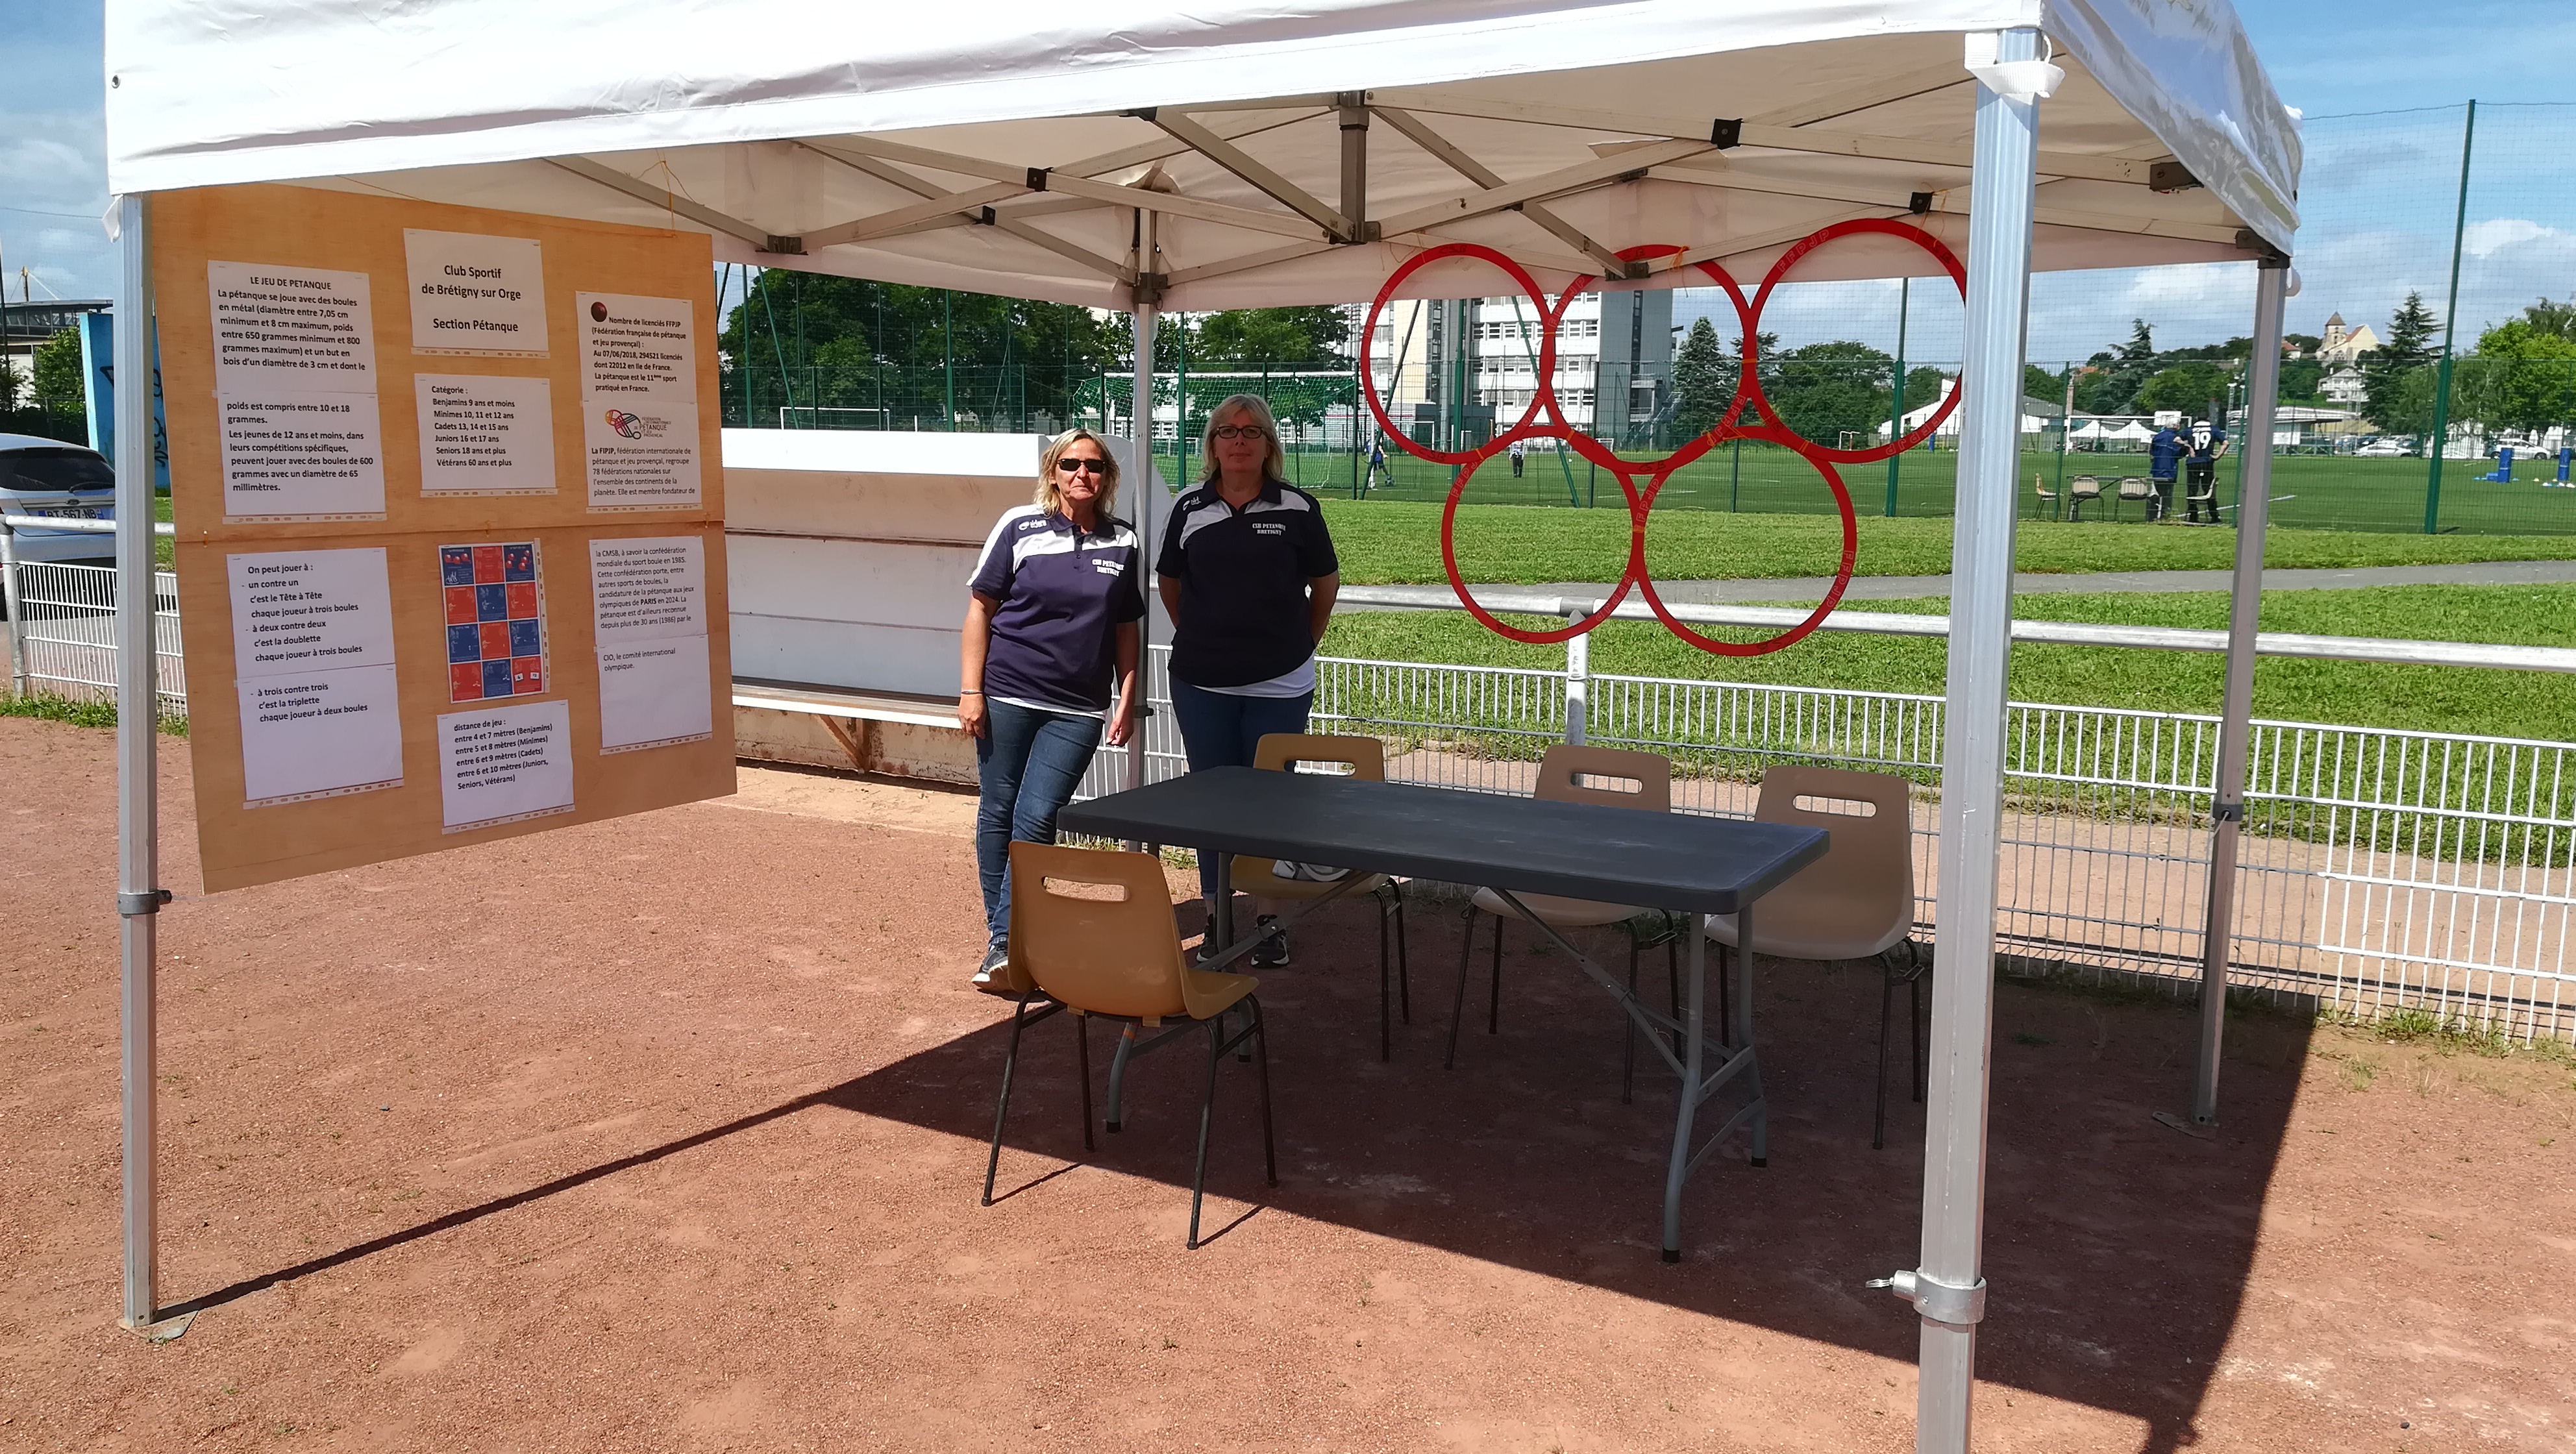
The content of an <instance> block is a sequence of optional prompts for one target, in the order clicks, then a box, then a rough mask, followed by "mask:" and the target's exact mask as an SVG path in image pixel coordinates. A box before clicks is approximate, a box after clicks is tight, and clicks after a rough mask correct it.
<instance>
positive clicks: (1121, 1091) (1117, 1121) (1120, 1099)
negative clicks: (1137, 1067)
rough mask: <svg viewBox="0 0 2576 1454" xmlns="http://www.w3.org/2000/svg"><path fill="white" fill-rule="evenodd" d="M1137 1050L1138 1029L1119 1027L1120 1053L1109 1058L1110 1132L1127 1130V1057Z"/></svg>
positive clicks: (1126, 1026) (1127, 1026) (1132, 1026)
mask: <svg viewBox="0 0 2576 1454" xmlns="http://www.w3.org/2000/svg"><path fill="white" fill-rule="evenodd" d="M1135 1050H1136V1027H1135V1026H1134V1025H1121V1026H1119V1027H1118V1051H1117V1053H1116V1054H1114V1055H1112V1056H1110V1057H1109V1121H1108V1125H1109V1131H1110V1134H1112V1135H1116V1134H1117V1133H1118V1132H1120V1131H1123V1130H1126V1129H1127V1057H1128V1056H1129V1055H1131V1054H1133V1053H1135Z"/></svg>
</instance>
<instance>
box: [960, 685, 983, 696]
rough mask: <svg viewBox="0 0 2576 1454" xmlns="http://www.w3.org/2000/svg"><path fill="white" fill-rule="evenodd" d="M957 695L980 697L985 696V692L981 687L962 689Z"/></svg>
mask: <svg viewBox="0 0 2576 1454" xmlns="http://www.w3.org/2000/svg"><path fill="white" fill-rule="evenodd" d="M957 695H959V696H961V697H980V696H982V695H984V691H983V688H981V687H962V688H960V689H959V690H958V693H957Z"/></svg>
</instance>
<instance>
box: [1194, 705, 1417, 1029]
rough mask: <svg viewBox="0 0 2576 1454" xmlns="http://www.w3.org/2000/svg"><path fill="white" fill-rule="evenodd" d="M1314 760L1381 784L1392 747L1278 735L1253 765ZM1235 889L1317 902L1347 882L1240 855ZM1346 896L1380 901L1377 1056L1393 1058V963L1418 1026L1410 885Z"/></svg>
mask: <svg viewBox="0 0 2576 1454" xmlns="http://www.w3.org/2000/svg"><path fill="white" fill-rule="evenodd" d="M1308 762H1311V763H1317V764H1340V765H1343V766H1347V767H1348V768H1350V770H1351V773H1350V775H1351V776H1353V777H1356V778H1364V779H1366V780H1368V781H1370V782H1376V783H1382V782H1384V781H1386V744H1385V743H1383V742H1380V741H1379V740H1378V739H1376V738H1374V737H1339V736H1323V735H1319V734H1316V733H1304V732H1273V733H1270V734H1269V735H1267V736H1265V737H1263V738H1262V739H1261V740H1260V741H1259V742H1257V743H1254V744H1253V748H1252V765H1253V766H1254V767H1257V768H1260V769H1261V770H1263V771H1264V772H1290V771H1293V770H1295V768H1296V766H1297V765H1298V764H1299V763H1308ZM1234 886H1235V888H1236V889H1237V890H1238V891H1240V892H1243V893H1247V894H1250V895H1252V896H1253V897H1254V898H1256V899H1289V900H1296V901H1299V902H1311V901H1313V900H1315V899H1320V898H1322V897H1324V896H1325V895H1327V894H1330V893H1332V892H1333V891H1334V890H1336V889H1339V888H1341V880H1339V879H1335V880H1332V881H1331V882H1329V883H1326V882H1318V881H1316V880H1314V879H1302V878H1287V877H1283V876H1282V875H1281V874H1280V872H1279V863H1278V860H1276V859H1270V858H1254V857H1252V856H1251V855H1249V854H1241V853H1238V854H1236V855H1235V857H1234ZM1345 892H1346V893H1347V894H1352V895H1357V894H1367V895H1369V896H1370V897H1372V898H1374V899H1375V900H1376V901H1377V1058H1378V1059H1380V1060H1390V1059H1393V1058H1394V1055H1395V1026H1394V1023H1393V1021H1392V1020H1391V1019H1390V1018H1389V1017H1388V1012H1387V997H1388V988H1389V986H1388V978H1387V976H1388V967H1389V965H1390V963H1392V965H1393V968H1394V976H1395V978H1394V986H1393V987H1394V992H1395V997H1396V999H1397V1001H1398V1002H1399V1003H1400V1005H1401V1006H1402V1009H1403V1012H1404V1023H1406V1024H1408V1025H1410V1024H1412V1023H1413V982H1412V981H1413V976H1412V974H1411V969H1410V966H1409V965H1408V964H1407V962H1406V960H1407V955H1406V952H1405V949H1406V946H1405V934H1404V882H1403V880H1401V879H1396V878H1391V877H1389V876H1387V875H1386V874H1382V873H1371V874H1362V875H1361V876H1360V881H1359V882H1358V883H1356V884H1354V885H1352V886H1351V887H1350V888H1349V889H1348V890H1346V891H1345ZM1390 920H1392V921H1393V924H1394V928H1395V957H1394V959H1393V960H1392V961H1390V960H1389V959H1388V957H1387V926H1388V923H1389V921H1390Z"/></svg>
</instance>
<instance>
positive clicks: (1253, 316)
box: [1190, 307, 1351, 368]
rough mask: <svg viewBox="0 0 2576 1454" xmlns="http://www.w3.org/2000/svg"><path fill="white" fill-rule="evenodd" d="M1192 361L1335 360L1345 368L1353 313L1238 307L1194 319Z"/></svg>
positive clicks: (1330, 309)
mask: <svg viewBox="0 0 2576 1454" xmlns="http://www.w3.org/2000/svg"><path fill="white" fill-rule="evenodd" d="M1193 322H1194V323H1195V325H1196V326H1195V327H1194V328H1193V329H1192V333H1193V335H1194V336H1193V337H1192V338H1191V339H1190V360H1191V362H1192V364H1194V365H1197V364H1205V365H1206V366H1208V367H1210V368H1219V367H1223V366H1225V365H1228V364H1235V365H1242V364H1249V365H1251V366H1253V367H1255V368H1258V367H1259V366H1261V365H1262V364H1265V363H1273V364H1331V365H1336V366H1339V367H1344V368H1347V367H1349V365H1350V357H1349V355H1348V354H1347V352H1345V346H1346V345H1347V344H1348V343H1349V341H1350V336H1351V323H1350V319H1349V318H1348V317H1347V316H1346V315H1345V314H1344V313H1343V312H1342V310H1341V309H1339V308H1334V307H1313V308H1238V309H1234V310H1232V311H1230V312H1224V313H1209V314H1205V315H1203V316H1201V317H1199V318H1197V319H1194V320H1193Z"/></svg>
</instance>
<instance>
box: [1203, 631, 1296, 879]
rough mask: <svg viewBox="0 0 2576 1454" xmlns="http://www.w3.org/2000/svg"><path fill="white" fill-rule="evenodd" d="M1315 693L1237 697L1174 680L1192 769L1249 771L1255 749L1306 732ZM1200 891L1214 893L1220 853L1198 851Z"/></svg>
mask: <svg viewBox="0 0 2576 1454" xmlns="http://www.w3.org/2000/svg"><path fill="white" fill-rule="evenodd" d="M1314 705H1315V694H1314V693H1313V692H1302V693H1299V694H1298V695H1296V696H1293V697H1235V696H1228V695H1227V694H1226V693H1224V692H1211V691H1209V690H1208V689H1207V688H1205V687H1194V686H1191V685H1190V684H1189V683H1188V682H1185V681H1182V680H1180V679H1179V678H1177V677H1175V678H1173V680H1172V715H1173V716H1174V717H1175V718H1178V719H1179V721H1180V724H1181V746H1182V747H1183V748H1184V749H1185V750H1186V751H1187V752H1188V753H1189V758H1190V771H1192V772H1196V771H1198V770H1199V769H1200V768H1203V767H1250V766H1252V754H1253V749H1254V748H1256V747H1258V746H1260V745H1261V739H1262V738H1264V737H1267V736H1269V735H1270V734H1271V733H1273V732H1303V731H1305V730H1306V711H1307V709H1308V708H1310V707H1312V706H1314ZM1199 892H1200V893H1202V894H1209V895H1213V894H1215V892H1216V855H1215V854H1214V853H1212V852H1210V851H1209V850H1206V849H1201V850H1199Z"/></svg>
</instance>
